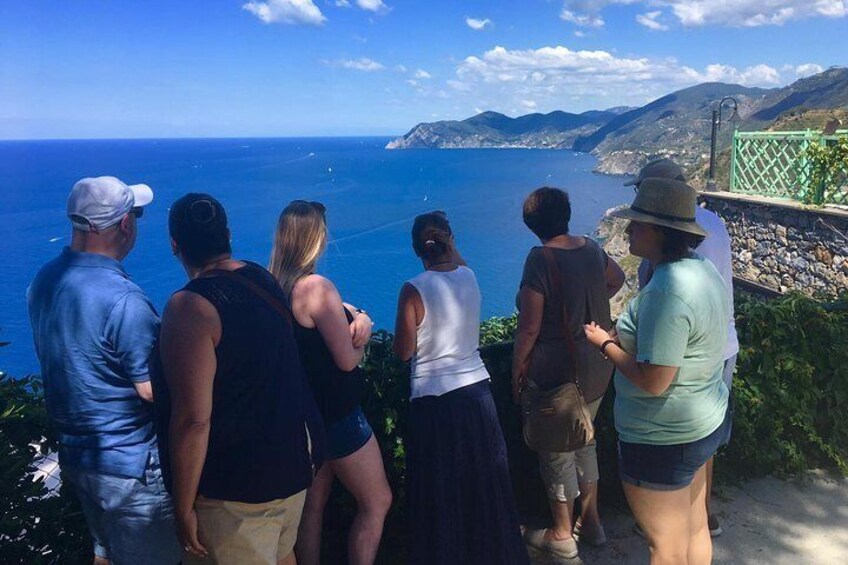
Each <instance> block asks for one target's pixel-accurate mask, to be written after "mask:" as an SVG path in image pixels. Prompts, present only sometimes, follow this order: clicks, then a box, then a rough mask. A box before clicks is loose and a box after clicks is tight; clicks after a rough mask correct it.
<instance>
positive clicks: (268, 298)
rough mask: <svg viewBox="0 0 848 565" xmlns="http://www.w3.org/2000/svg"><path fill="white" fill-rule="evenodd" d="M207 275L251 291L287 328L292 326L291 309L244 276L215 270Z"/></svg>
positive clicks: (233, 272) (234, 272)
mask: <svg viewBox="0 0 848 565" xmlns="http://www.w3.org/2000/svg"><path fill="white" fill-rule="evenodd" d="M208 274H209V275H217V276H221V277H224V278H227V279H230V280H231V281H235V282H236V283H238V284H240V285H242V286H243V287H245V288H247V289H248V290H250V291H252V292H253V293H254V294H255V295H257V296H258V297H259V298H261V299H262V300H264V301H265V302H266V303H268V305H269V306H270V307H271V308H273V309H274V310H275V311H276V312H277V313H278V314H279V315H280V317H282V318H283V319H284V320H285V321H286V323H287V324H288V325H289V327H291V326H292V313H291V309H289V307H288V306H286V305H285V304H283V303H282V302H281V301H280V300H279V299H278V298H277V297H276V296H274V295H273V294H271V293H270V292H268V291H267V290H265V289H264V288H262V287H261V286H259V285H258V284H256V283H255V282H253V281H252V280H250V279H249V278H247V277H246V276H244V275H243V274H241V273H239V272H238V271H228V270H225V269H215V270H214V271H209V273H208Z"/></svg>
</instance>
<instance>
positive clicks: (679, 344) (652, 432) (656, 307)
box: [615, 254, 731, 445]
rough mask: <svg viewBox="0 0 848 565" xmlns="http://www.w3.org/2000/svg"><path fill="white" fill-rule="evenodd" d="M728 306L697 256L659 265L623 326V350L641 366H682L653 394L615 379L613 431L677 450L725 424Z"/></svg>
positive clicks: (720, 284) (713, 274) (714, 275)
mask: <svg viewBox="0 0 848 565" xmlns="http://www.w3.org/2000/svg"><path fill="white" fill-rule="evenodd" d="M730 312H731V310H730V303H729V300H728V297H727V292H726V288H725V284H724V280H723V279H722V278H721V275H720V274H719V273H718V271H717V270H716V268H715V266H714V265H713V264H712V263H710V261H708V260H706V259H704V258H703V257H700V256H698V255H694V254H693V255H692V256H691V257H687V258H684V259H681V260H679V261H673V262H670V263H662V264H660V265H659V266H658V267H657V269H656V271H655V272H654V276H653V278H652V279H651V282H650V283H648V285H647V286H646V287H645V288H644V289H642V291H641V292H640V293H639V294H638V295H637V296H636V297H635V298H634V299H633V300H632V301H631V302H630V304H628V306H627V308H626V309H625V311H624V313H623V314H622V316H621V317H620V318H619V320H618V335H619V339H620V340H621V346H622V348H623V349H624V350H625V351H627V352H628V353H630V354H631V355H635V356H636V360H637V361H639V362H640V363H651V364H654V365H666V366H671V367H680V369H679V370H678V371H677V374H676V375H675V377H674V380H673V381H672V382H671V385H669V387H668V389H667V390H666V391H665V392H663V393H662V394H661V395H659V396H654V395H652V394H650V393H648V392H646V391H644V390H642V389H640V388H639V387H637V386H636V385H634V384H633V383H631V382H630V380H628V379H627V377H625V376H624V375H623V374H621V372H620V371H616V373H615V391H616V397H615V398H616V399H615V425H616V429H617V430H618V434H619V439H620V440H621V441H624V442H628V443H644V444H653V445H673V444H680V443H690V442H693V441H697V440H699V439H703V438H705V437H707V436H708V435H710V434H711V433H712V432H714V431H715V430H716V429H717V428H718V427H719V426H720V425H721V423H722V421H723V420H724V415H725V411H726V409H727V399H728V394H729V393H728V390H727V386H726V385H725V384H724V382H723V380H722V368H723V361H724V346H725V342H726V340H727V320H728V318H729V317H730Z"/></svg>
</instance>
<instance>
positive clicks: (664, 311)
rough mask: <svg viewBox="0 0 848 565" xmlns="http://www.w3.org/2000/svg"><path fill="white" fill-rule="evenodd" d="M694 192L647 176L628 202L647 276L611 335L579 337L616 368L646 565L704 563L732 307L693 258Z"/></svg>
mask: <svg viewBox="0 0 848 565" xmlns="http://www.w3.org/2000/svg"><path fill="white" fill-rule="evenodd" d="M696 205H697V203H696V193H695V190H694V189H692V188H691V187H690V186H689V185H687V184H686V183H684V182H681V181H677V180H672V179H665V178H648V179H645V180H644V181H643V182H642V183H641V186H640V187H639V192H638V193H637V195H636V198H635V200H634V201H633V204H632V205H631V206H630V207H629V208H627V209H624V210H619V211H617V212H614V213H613V215H615V216H616V217H619V218H624V219H628V220H630V224H629V225H628V226H627V234H628V236H629V238H630V253H631V254H633V255H636V256H639V257H643V258H645V259H647V260H648V261H650V263H651V265H652V266H653V268H654V276H653V278H652V279H651V281H650V282H649V283H648V285H647V286H645V288H644V289H642V291H640V293H639V294H638V295H637V296H636V297H635V298H634V299H633V300H632V301H631V302H630V304H628V306H627V308H626V309H625V312H624V313H623V314H622V316H621V317H620V318H619V320H618V324H617V327H616V329H615V330H613V331H612V332H611V334H610V333H607V332H606V331H605V330H603V329H602V328H600V327H598V326H597V325H596V324H594V323H592V324H589V325H587V326H586V337H587V338H588V339H589V341H590V342H591V343H593V344H595V345H596V346H597V347H598V348H599V349H600V350H601V352H602V353H603V354H604V355H606V356H608V357H609V358H610V360H612V362H613V363H614V364H615V367H616V372H615V388H616V401H615V423H616V429H617V431H618V435H619V471H620V474H621V479H622V483H623V484H624V493H625V495H626V496H627V501H628V503H629V504H630V508H631V509H632V510H633V514H634V516H635V518H636V521H637V522H638V523H639V525H640V526H641V528H642V530H643V531H644V532H645V534H646V537H647V539H648V543H649V545H650V549H651V563H652V564H659V563H688V564H689V565H696V564H697V565H700V564H707V563H710V561H711V559H712V544H711V541H710V535H709V530H708V528H707V515H706V510H705V507H704V496H705V494H706V488H705V476H706V474H705V467H704V466H705V464H706V462H707V460H708V459H709V458H710V457H711V456H712V455H713V454H714V453H715V451H716V449H717V448H718V446H719V445H720V444H721V441H722V439H723V437H724V435H725V433H726V426H727V420H726V413H727V399H728V390H727V386H726V385H725V384H724V382H723V380H722V361H723V359H722V354H723V350H724V343H725V339H726V336H727V319H728V317H729V316H730V307H731V305H730V303H729V300H728V298H727V292H726V289H725V286H724V282H723V280H722V278H721V275H720V274H719V273H718V271H717V270H716V269H715V267H714V266H713V265H712V263H710V261H709V260H706V259H704V258H703V257H700V256H699V255H697V254H695V253H693V252H692V250H693V249H694V248H695V247H697V245H698V244H699V243H700V242H701V241H702V240H703V238H704V236H706V232H705V231H704V230H703V228H701V227H700V226H699V225H698V224H697V223H696V222H695V206H696Z"/></svg>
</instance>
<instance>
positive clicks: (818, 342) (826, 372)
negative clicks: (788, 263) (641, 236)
mask: <svg viewBox="0 0 848 565" xmlns="http://www.w3.org/2000/svg"><path fill="white" fill-rule="evenodd" d="M736 316H737V329H738V332H739V341H740V352H739V360H738V363H737V369H736V370H737V373H736V378H735V379H734V405H735V411H736V413H735V417H734V423H733V439H732V440H731V442H730V445H729V446H728V447H727V450H726V452H725V453H723V454H722V457H721V458H720V459H719V464H720V465H721V466H723V467H725V468H726V470H729V471H732V472H733V473H734V474H735V475H737V476H754V475H763V474H766V473H771V474H778V475H785V474H788V473H793V472H797V471H801V470H803V469H808V468H811V467H822V466H824V467H835V468H837V469H839V470H840V471H841V472H843V473H846V474H848V347H846V346H845V344H846V343H848V312H846V311H845V309H844V308H843V309H832V310H831V311H828V310H827V309H825V308H824V307H823V306H822V305H821V304H820V303H818V302H816V301H814V300H812V299H810V298H806V297H804V296H802V295H800V294H793V295H789V296H786V297H782V298H778V299H775V300H772V301H769V302H764V301H761V300H757V299H752V298H745V297H741V298H740V299H738V300H737V305H736Z"/></svg>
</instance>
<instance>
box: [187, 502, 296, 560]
mask: <svg viewBox="0 0 848 565" xmlns="http://www.w3.org/2000/svg"><path fill="white" fill-rule="evenodd" d="M305 500H306V491H305V490H303V491H301V492H299V493H297V494H294V495H292V496H290V497H288V498H285V499H281V500H272V501H271V502H264V503H262V504H247V503H244V502H233V501H229V500H215V499H211V498H204V497H198V498H197V500H196V501H195V503H194V509H195V511H196V512H197V536H198V539H199V540H200V543H201V544H202V545H203V547H205V548H206V550H207V551H208V552H209V556H208V557H206V558H203V559H200V558H198V557H195V556H193V555H190V554H187V553H186V554H184V555H183V563H185V564H197V565H200V564H203V565H209V564H215V565H277V561H278V560H279V559H283V558H285V557H287V556H288V555H289V554H290V553H291V552H292V551H294V542H295V541H297V528H298V526H299V525H300V515H301V513H302V512H303V503H304V501H305Z"/></svg>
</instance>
